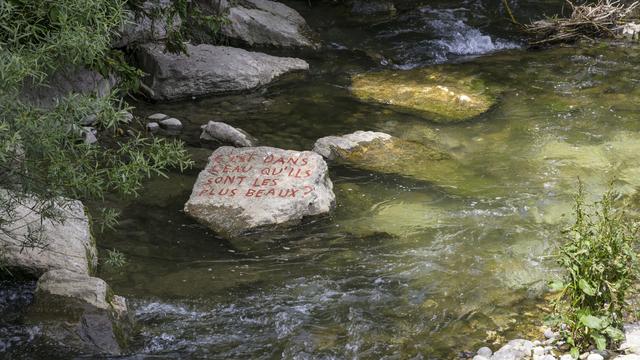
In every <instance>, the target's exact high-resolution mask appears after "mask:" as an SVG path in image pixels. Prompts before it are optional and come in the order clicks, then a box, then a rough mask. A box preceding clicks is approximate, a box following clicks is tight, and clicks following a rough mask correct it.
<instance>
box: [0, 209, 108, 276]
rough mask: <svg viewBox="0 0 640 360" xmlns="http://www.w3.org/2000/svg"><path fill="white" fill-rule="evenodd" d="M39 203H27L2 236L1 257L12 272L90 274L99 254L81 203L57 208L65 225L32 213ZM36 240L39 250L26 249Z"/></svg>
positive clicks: (33, 248)
mask: <svg viewBox="0 0 640 360" xmlns="http://www.w3.org/2000/svg"><path fill="white" fill-rule="evenodd" d="M36 203H37V201H36V200H35V199H33V198H31V199H26V200H25V201H23V204H22V205H18V206H16V208H15V214H14V215H13V216H11V218H12V219H15V221H14V222H13V223H11V224H9V226H7V227H6V228H7V229H10V233H4V232H0V253H2V256H3V259H2V261H3V264H4V265H5V266H7V267H8V268H10V269H15V270H17V271H18V272H20V273H25V274H28V275H31V276H33V277H39V276H41V275H42V274H44V273H45V272H47V271H49V270H55V269H62V270H69V271H73V272H75V273H80V274H89V273H90V271H91V270H92V269H94V268H95V267H96V265H97V251H96V247H95V243H94V241H93V239H92V237H91V231H90V228H89V219H88V218H87V215H86V214H85V212H84V205H83V204H82V203H81V202H79V201H66V202H65V203H64V204H62V203H59V204H57V205H56V206H54V209H55V211H56V212H58V213H59V214H60V215H61V216H64V217H65V220H64V221H63V222H55V221H52V220H44V221H42V222H41V220H42V219H41V217H40V215H39V214H37V213H35V212H34V211H33V210H31V207H33V206H35V204H36ZM34 237H37V238H38V239H39V241H37V242H38V243H40V244H39V246H38V247H24V246H23V245H24V243H25V242H28V241H30V240H31V241H33V240H34Z"/></svg>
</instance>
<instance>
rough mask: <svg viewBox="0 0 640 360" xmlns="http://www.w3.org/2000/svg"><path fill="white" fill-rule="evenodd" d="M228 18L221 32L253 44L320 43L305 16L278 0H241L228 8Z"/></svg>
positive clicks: (313, 45) (308, 45)
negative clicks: (316, 41)
mask: <svg viewBox="0 0 640 360" xmlns="http://www.w3.org/2000/svg"><path fill="white" fill-rule="evenodd" d="M227 18H228V19H229V22H228V23H227V24H226V25H224V26H223V27H222V33H223V34H224V35H226V36H228V37H230V38H234V39H238V40H241V41H242V42H244V43H246V44H248V45H250V46H254V45H266V46H275V47H297V48H312V49H315V48H317V47H318V45H317V43H315V42H314V41H313V40H311V38H310V34H311V30H310V29H309V26H307V23H306V21H305V20H304V18H303V17H302V16H300V14H298V12H297V11H295V10H294V9H292V8H290V7H288V6H286V5H284V4H282V3H279V2H275V1H270V0H239V1H237V2H235V4H234V6H232V7H231V8H229V10H228V15H227Z"/></svg>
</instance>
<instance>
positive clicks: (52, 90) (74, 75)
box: [20, 67, 115, 109]
mask: <svg viewBox="0 0 640 360" xmlns="http://www.w3.org/2000/svg"><path fill="white" fill-rule="evenodd" d="M45 83H46V84H50V85H48V86H46V85H35V84H32V83H26V84H24V86H23V88H22V91H21V92H20V100H22V101H24V102H25V103H28V104H31V105H33V106H36V107H40V108H44V109H49V108H52V107H54V106H55V105H56V103H57V101H58V100H61V99H63V98H64V97H67V96H69V95H70V94H81V95H95V96H97V97H104V96H107V95H108V94H109V93H110V92H111V89H112V88H113V86H114V85H115V79H113V78H108V79H107V78H104V77H103V76H102V75H100V74H99V73H97V72H96V71H93V70H89V69H87V68H84V67H65V68H62V69H60V70H58V71H57V72H55V73H54V74H52V75H50V76H49V77H48V78H47V79H46V81H45Z"/></svg>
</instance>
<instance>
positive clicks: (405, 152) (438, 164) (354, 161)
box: [334, 137, 491, 196]
mask: <svg viewBox="0 0 640 360" xmlns="http://www.w3.org/2000/svg"><path fill="white" fill-rule="evenodd" d="M334 151H335V152H336V154H338V157H337V161H339V162H342V163H345V164H348V165H351V166H353V167H356V168H359V169H363V170H369V171H373V172H378V173H383V174H397V175H401V176H405V177H408V178H412V179H415V180H421V181H427V182H430V183H433V184H435V185H438V186H441V187H443V188H445V190H446V191H447V192H451V193H454V194H458V195H464V196H467V195H474V194H475V195H477V194H479V193H480V192H481V191H482V189H486V188H487V187H491V184H490V183H489V182H488V179H485V178H484V177H482V176H481V175H480V174H477V173H475V172H473V171H470V170H469V169H468V168H467V167H465V166H464V165H463V164H461V163H460V162H459V161H458V160H456V159H454V158H453V157H452V156H451V155H449V154H448V153H445V152H443V151H440V150H439V149H437V148H435V147H431V146H427V145H424V144H421V143H418V142H413V141H407V140H403V139H399V138H395V137H392V138H391V139H390V140H374V141H371V142H368V143H360V144H359V146H357V147H354V148H352V149H348V150H344V149H335V150H334Z"/></svg>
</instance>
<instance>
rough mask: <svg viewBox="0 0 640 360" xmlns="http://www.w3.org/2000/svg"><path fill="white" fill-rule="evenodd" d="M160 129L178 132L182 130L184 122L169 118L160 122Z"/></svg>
mask: <svg viewBox="0 0 640 360" xmlns="http://www.w3.org/2000/svg"><path fill="white" fill-rule="evenodd" d="M160 127H161V128H163V129H165V130H173V131H177V130H181V129H182V122H181V121H180V120H178V119H176V118H168V119H164V120H160Z"/></svg>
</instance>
